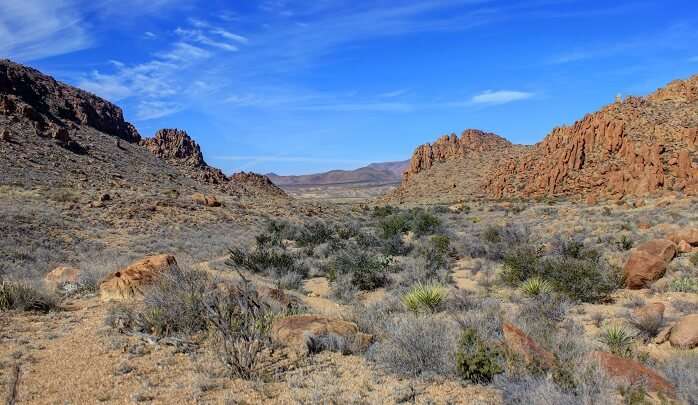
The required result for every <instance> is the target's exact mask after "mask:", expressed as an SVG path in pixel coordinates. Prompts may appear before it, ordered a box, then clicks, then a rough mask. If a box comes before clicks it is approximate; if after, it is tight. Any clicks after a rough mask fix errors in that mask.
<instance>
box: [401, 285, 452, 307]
mask: <svg viewBox="0 0 698 405" xmlns="http://www.w3.org/2000/svg"><path fill="white" fill-rule="evenodd" d="M446 296H447V291H446V288H445V287H444V286H442V285H440V284H422V283H418V284H417V285H415V286H414V287H412V289H411V290H410V291H409V292H407V293H406V294H405V295H403V297H402V302H403V303H404V304H405V306H406V307H407V309H409V310H410V311H412V312H414V313H422V312H436V311H437V310H438V309H439V308H440V307H441V304H442V303H443V302H444V299H445V298H446Z"/></svg>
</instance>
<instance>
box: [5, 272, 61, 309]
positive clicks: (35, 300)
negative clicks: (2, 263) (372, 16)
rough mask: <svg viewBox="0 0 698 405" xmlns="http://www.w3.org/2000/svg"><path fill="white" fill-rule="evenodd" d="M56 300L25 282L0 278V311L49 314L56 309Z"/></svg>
mask: <svg viewBox="0 0 698 405" xmlns="http://www.w3.org/2000/svg"><path fill="white" fill-rule="evenodd" d="M58 304H59V300H58V298H57V297H56V296H55V295H53V294H51V293H48V292H46V291H44V290H43V289H41V288H39V287H35V286H33V285H31V284H29V283H25V282H14V281H8V280H3V279H2V277H0V311H10V310H20V311H38V312H49V311H51V310H54V309H57V308H58Z"/></svg>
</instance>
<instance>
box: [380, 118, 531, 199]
mask: <svg viewBox="0 0 698 405" xmlns="http://www.w3.org/2000/svg"><path fill="white" fill-rule="evenodd" d="M526 150H527V147H526V146H521V145H514V144H512V143H511V142H509V141H508V140H506V139H504V138H503V137H501V136H499V135H497V134H494V133H489V132H483V131H480V130H477V129H468V130H465V131H463V133H462V134H461V135H460V136H458V135H456V134H450V135H444V136H442V137H440V138H439V139H437V140H436V142H434V143H431V144H424V145H421V146H419V147H417V149H416V150H415V151H414V153H413V154H412V159H411V160H410V164H409V166H408V168H407V170H406V171H405V173H404V175H403V180H402V183H401V184H400V186H399V187H398V188H397V189H396V190H395V191H394V192H392V193H391V194H389V195H388V196H387V197H386V200H387V201H415V200H417V201H422V200H429V201H437V200H440V199H443V200H444V201H445V200H455V199H464V198H475V197H483V196H484V183H485V181H486V179H487V178H489V176H490V173H492V172H493V171H494V169H495V168H496V167H497V166H498V165H499V164H500V162H501V161H503V160H505V159H510V158H514V157H516V156H519V155H521V154H522V153H523V152H524V151H526Z"/></svg>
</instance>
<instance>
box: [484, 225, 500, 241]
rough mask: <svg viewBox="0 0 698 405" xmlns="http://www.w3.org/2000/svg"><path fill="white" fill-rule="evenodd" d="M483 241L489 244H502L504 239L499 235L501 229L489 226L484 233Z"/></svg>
mask: <svg viewBox="0 0 698 405" xmlns="http://www.w3.org/2000/svg"><path fill="white" fill-rule="evenodd" d="M482 240H484V241H485V242H487V243H499V242H501V240H502V237H501V236H500V234H499V228H498V227H496V226H492V225H489V226H488V227H487V228H485V230H484V231H483V232H482Z"/></svg>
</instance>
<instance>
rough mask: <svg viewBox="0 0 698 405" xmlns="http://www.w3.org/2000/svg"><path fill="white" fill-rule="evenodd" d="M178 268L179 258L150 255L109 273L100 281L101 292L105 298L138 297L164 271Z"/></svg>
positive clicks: (123, 298)
mask: <svg viewBox="0 0 698 405" xmlns="http://www.w3.org/2000/svg"><path fill="white" fill-rule="evenodd" d="M177 269H178V265H177V260H176V259H175V257H174V256H172V255H167V254H163V255H157V256H148V257H145V258H143V259H141V260H138V261H136V262H134V263H132V264H130V265H129V266H128V267H126V268H125V269H122V270H119V271H115V272H114V273H112V274H110V275H108V276H107V277H106V278H105V279H104V280H103V281H102V282H101V283H100V285H99V293H100V296H101V297H102V299H103V300H117V301H120V300H127V299H132V298H137V297H140V296H142V295H143V291H144V289H145V288H146V287H148V286H149V285H152V284H153V283H155V282H156V281H157V280H158V279H159V278H160V276H161V275H162V274H163V273H165V272H168V271H173V270H177Z"/></svg>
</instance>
